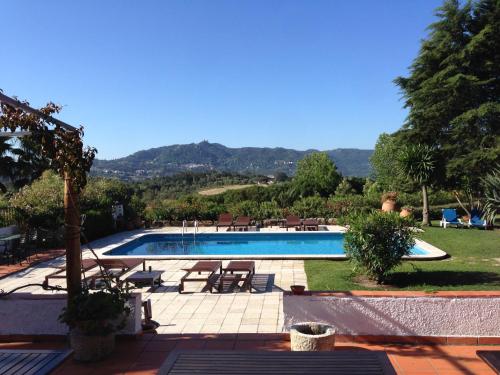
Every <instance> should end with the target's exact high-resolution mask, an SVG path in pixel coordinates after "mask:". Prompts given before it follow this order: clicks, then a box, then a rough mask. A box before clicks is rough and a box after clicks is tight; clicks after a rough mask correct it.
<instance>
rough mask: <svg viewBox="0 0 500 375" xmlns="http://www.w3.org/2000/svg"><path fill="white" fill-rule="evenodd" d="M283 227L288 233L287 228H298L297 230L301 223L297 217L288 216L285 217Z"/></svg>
mask: <svg viewBox="0 0 500 375" xmlns="http://www.w3.org/2000/svg"><path fill="white" fill-rule="evenodd" d="M285 227H286V230H287V231H288V228H299V230H300V229H301V228H302V221H301V220H300V218H299V217H298V216H294V215H290V216H287V218H286V222H285Z"/></svg>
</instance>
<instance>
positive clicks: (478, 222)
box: [469, 209, 487, 228]
mask: <svg viewBox="0 0 500 375" xmlns="http://www.w3.org/2000/svg"><path fill="white" fill-rule="evenodd" d="M481 216H482V215H481V212H480V211H479V210H477V209H473V210H472V211H471V213H470V219H469V227H475V228H486V226H487V223H486V220H484V219H482V218H481Z"/></svg>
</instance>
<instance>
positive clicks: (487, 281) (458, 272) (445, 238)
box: [305, 223, 500, 291]
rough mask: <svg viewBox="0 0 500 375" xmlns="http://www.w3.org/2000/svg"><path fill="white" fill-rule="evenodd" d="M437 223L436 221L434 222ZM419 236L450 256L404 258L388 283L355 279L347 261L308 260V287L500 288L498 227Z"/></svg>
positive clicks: (434, 230)
mask: <svg viewBox="0 0 500 375" xmlns="http://www.w3.org/2000/svg"><path fill="white" fill-rule="evenodd" d="M436 224H437V223H436ZM418 238H420V239H422V240H424V241H427V242H429V243H431V244H432V245H434V246H436V247H438V248H440V249H442V250H444V251H446V252H447V253H448V254H449V255H450V258H448V259H444V260H437V261H420V262H419V261H405V262H404V263H403V264H402V265H401V266H399V267H398V268H396V269H395V270H394V272H393V273H392V275H391V277H390V280H389V281H388V282H387V284H388V285H386V286H385V285H381V286H379V287H376V286H375V287H373V288H370V287H367V286H366V285H360V284H358V283H356V278H357V275H356V274H354V273H353V269H352V265H351V264H350V262H348V261H328V260H307V261H306V262H305V269H306V273H307V281H308V284H309V289H311V290H367V289H381V290H382V289H396V290H398V289H400V290H424V291H436V290H500V230H498V229H496V230H494V231H485V230H479V229H455V228H448V229H442V228H439V227H438V226H437V227H436V226H435V227H431V228H427V229H425V232H424V233H421V234H419V235H418Z"/></svg>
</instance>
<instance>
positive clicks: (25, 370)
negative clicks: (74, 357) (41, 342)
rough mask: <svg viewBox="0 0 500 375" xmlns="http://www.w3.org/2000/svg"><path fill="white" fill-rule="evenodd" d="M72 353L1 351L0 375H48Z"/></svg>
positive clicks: (63, 351) (68, 351) (58, 351)
mask: <svg viewBox="0 0 500 375" xmlns="http://www.w3.org/2000/svg"><path fill="white" fill-rule="evenodd" d="M71 353H72V351H71V350H24V349H13V350H9V349H2V350H0V374H31V375H47V374H50V373H51V372H52V371H53V370H54V369H55V368H56V367H57V366H59V365H60V364H61V363H62V362H64V360H65V359H66V358H67V357H68V356H69V355H70V354H71Z"/></svg>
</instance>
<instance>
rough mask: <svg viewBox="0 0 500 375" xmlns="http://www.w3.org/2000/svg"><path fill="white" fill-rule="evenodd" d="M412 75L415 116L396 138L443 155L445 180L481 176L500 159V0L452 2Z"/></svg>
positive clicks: (410, 100) (408, 98)
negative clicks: (420, 144) (425, 145)
mask: <svg viewBox="0 0 500 375" xmlns="http://www.w3.org/2000/svg"><path fill="white" fill-rule="evenodd" d="M436 15H437V17H438V21H437V22H435V23H434V24H432V25H430V27H429V30H430V33H429V36H428V38H427V39H426V40H424V41H423V42H422V46H421V49H420V52H419V55H418V56H417V58H416V59H415V60H414V62H413V64H412V65H411V67H410V75H409V76H408V77H398V78H397V79H396V80H395V82H396V84H397V85H398V86H400V88H401V90H402V93H403V97H404V99H405V106H406V107H407V108H409V115H408V118H407V120H406V123H405V124H404V126H403V128H402V129H401V131H400V132H398V136H400V137H401V138H402V139H403V140H404V142H406V143H424V144H427V145H430V146H433V147H435V148H436V149H437V150H438V151H439V157H440V162H441V164H442V165H443V168H444V170H445V173H444V176H445V181H443V182H445V183H446V184H448V185H451V186H460V184H461V183H462V182H463V181H468V182H469V183H471V184H472V185H473V187H479V186H480V184H479V179H480V178H481V177H482V176H484V175H486V174H487V173H488V171H489V170H490V169H491V167H492V166H493V165H495V163H498V162H499V161H500V0H482V1H479V2H476V3H471V2H467V3H465V4H464V5H463V6H461V5H460V2H459V1H458V0H447V1H445V3H444V4H443V6H442V7H440V8H438V10H437V13H436Z"/></svg>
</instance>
